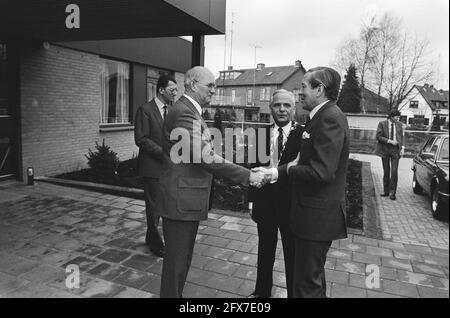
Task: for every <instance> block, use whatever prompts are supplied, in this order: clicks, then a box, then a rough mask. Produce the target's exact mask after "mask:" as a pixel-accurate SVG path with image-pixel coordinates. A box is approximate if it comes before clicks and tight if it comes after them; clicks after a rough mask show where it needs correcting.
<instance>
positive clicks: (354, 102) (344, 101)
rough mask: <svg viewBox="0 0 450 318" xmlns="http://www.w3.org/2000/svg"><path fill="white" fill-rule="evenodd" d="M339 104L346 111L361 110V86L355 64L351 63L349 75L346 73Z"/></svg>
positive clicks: (356, 111)
mask: <svg viewBox="0 0 450 318" xmlns="http://www.w3.org/2000/svg"><path fill="white" fill-rule="evenodd" d="M337 105H338V106H339V107H340V108H341V110H342V111H343V112H344V113H360V112H361V87H360V86H359V83H358V76H357V75H356V67H355V65H353V64H350V67H349V68H348V70H347V75H345V80H344V84H343V85H342V88H341V92H340V94H339V98H338V100H337Z"/></svg>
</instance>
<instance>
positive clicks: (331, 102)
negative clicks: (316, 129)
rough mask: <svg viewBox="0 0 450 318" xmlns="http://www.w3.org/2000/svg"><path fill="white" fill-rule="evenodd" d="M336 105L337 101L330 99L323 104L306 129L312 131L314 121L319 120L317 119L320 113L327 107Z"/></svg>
mask: <svg viewBox="0 0 450 318" xmlns="http://www.w3.org/2000/svg"><path fill="white" fill-rule="evenodd" d="M334 105H336V102H334V101H328V102H327V103H326V104H325V105H323V106H322V108H321V109H319V111H318V112H317V113H316V114H315V115H314V117H313V118H311V120H310V121H309V122H308V123H307V124H306V127H305V130H306V131H310V128H311V127H312V126H313V125H314V123H315V122H316V121H317V119H318V118H319V117H320V114H321V113H322V112H323V111H324V110H325V109H327V108H330V107H332V106H334Z"/></svg>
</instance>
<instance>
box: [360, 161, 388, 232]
mask: <svg viewBox="0 0 450 318" xmlns="http://www.w3.org/2000/svg"><path fill="white" fill-rule="evenodd" d="M361 162H362V167H361V170H362V171H361V174H362V199H363V228H364V231H363V232H364V235H365V236H366V237H370V238H374V239H379V240H380V239H383V234H382V233H383V232H382V231H381V225H380V216H379V212H378V206H377V201H376V199H375V195H376V194H375V184H374V182H373V176H372V169H371V165H370V162H367V161H361Z"/></svg>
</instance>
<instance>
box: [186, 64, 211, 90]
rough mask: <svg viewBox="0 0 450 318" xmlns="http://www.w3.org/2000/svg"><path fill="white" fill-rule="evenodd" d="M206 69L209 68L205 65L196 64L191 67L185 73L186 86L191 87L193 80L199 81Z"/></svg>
mask: <svg viewBox="0 0 450 318" xmlns="http://www.w3.org/2000/svg"><path fill="white" fill-rule="evenodd" d="M206 70H208V69H207V68H206V67H203V66H195V67H193V68H191V69H189V70H188V71H187V72H186V74H185V75H184V87H185V88H186V89H190V88H191V84H192V82H199V81H200V80H201V78H202V75H204V74H205V71H206Z"/></svg>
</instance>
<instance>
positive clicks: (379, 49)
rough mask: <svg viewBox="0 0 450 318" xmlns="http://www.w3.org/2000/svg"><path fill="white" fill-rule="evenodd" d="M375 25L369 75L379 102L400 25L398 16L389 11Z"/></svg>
mask: <svg viewBox="0 0 450 318" xmlns="http://www.w3.org/2000/svg"><path fill="white" fill-rule="evenodd" d="M377 25H378V26H377V27H376V35H375V36H376V38H375V42H376V43H375V54H374V58H373V60H372V62H373V63H372V65H371V77H372V81H373V83H374V85H375V86H376V88H377V94H378V96H380V97H379V99H378V101H379V103H380V102H381V100H380V99H381V94H382V93H383V85H384V84H385V83H384V82H385V79H386V72H387V71H388V66H389V58H390V57H391V55H392V52H394V51H395V50H396V49H397V47H398V43H399V36H400V25H401V21H400V19H399V18H397V17H394V16H393V15H392V14H390V13H385V14H384V15H383V16H382V17H381V19H380V20H379V22H378V23H377Z"/></svg>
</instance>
